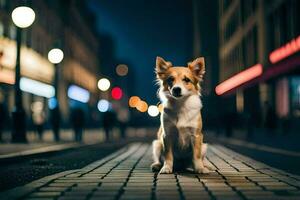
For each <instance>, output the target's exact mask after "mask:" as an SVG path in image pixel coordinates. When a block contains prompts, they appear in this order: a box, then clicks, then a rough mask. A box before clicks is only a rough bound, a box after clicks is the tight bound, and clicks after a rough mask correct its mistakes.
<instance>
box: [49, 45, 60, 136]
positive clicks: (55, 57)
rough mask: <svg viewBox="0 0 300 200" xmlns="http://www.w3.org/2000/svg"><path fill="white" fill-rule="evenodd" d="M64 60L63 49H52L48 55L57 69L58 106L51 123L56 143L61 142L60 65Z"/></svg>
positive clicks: (56, 91) (52, 114)
mask: <svg viewBox="0 0 300 200" xmlns="http://www.w3.org/2000/svg"><path fill="white" fill-rule="evenodd" d="M63 59H64V52H63V51H62V50H61V49H58V48H54V49H51V50H50V51H49V53H48V60H49V62H51V63H52V64H54V67H55V76H54V83H53V85H54V88H55V97H54V98H55V100H56V106H55V107H54V108H53V109H52V110H51V122H52V129H53V133H54V138H55V140H56V141H59V128H60V110H59V101H58V64H59V63H61V61H62V60H63Z"/></svg>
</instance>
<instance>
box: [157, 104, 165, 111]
mask: <svg viewBox="0 0 300 200" xmlns="http://www.w3.org/2000/svg"><path fill="white" fill-rule="evenodd" d="M157 107H158V110H159V112H162V111H163V109H164V107H163V105H162V104H159V105H158V106H157Z"/></svg>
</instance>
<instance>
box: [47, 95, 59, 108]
mask: <svg viewBox="0 0 300 200" xmlns="http://www.w3.org/2000/svg"><path fill="white" fill-rule="evenodd" d="M57 106H58V102H57V99H56V98H55V97H52V98H50V99H49V100H48V107H49V109H50V110H53V109H54V108H56V107H57Z"/></svg>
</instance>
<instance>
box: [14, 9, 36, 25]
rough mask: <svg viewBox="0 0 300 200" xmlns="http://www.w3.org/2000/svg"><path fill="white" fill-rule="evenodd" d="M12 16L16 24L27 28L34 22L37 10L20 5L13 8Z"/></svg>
mask: <svg viewBox="0 0 300 200" xmlns="http://www.w3.org/2000/svg"><path fill="white" fill-rule="evenodd" d="M11 18H12V20H13V22H14V24H15V25H16V26H18V27H20V28H27V27H29V26H30V25H31V24H32V23H33V22H34V20H35V12H34V11H33V10H32V9H31V8H29V7H26V6H20V7H17V8H15V9H14V10H13V12H12V13H11Z"/></svg>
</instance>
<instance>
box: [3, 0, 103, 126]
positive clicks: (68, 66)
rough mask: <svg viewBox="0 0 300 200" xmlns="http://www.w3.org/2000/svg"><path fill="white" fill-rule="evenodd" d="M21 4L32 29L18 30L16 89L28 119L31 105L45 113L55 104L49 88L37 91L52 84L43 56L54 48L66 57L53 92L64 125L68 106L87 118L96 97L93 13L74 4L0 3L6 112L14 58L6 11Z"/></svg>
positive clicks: (9, 0) (11, 0) (50, 68)
mask: <svg viewBox="0 0 300 200" xmlns="http://www.w3.org/2000/svg"><path fill="white" fill-rule="evenodd" d="M24 2H25V3H26V4H25V5H27V6H30V7H31V8H32V9H33V10H34V11H35V13H36V19H35V22H34V23H33V25H32V26H31V27H29V28H27V29H26V30H24V31H23V41H22V50H21V76H22V78H23V80H25V81H23V83H21V88H23V91H24V92H23V101H24V102H23V104H24V108H25V110H26V113H27V115H28V116H30V113H31V107H32V104H33V103H34V102H36V101H40V102H42V103H43V105H44V108H45V111H46V112H48V111H49V109H52V108H53V107H55V106H56V103H55V101H51V98H50V97H51V94H49V91H48V89H42V88H49V87H50V88H52V85H53V79H54V73H55V68H54V65H53V64H51V63H50V62H49V61H48V59H47V54H48V52H49V50H51V49H52V48H54V47H58V48H61V49H62V50H63V51H64V56H65V57H64V60H63V62H62V63H61V64H59V65H58V70H59V84H58V85H59V90H58V94H59V103H60V109H61V111H62V116H63V119H64V121H65V122H67V121H68V118H69V114H70V109H72V107H81V108H82V109H83V110H85V112H88V113H89V114H90V112H94V110H96V106H95V105H96V101H97V100H98V98H99V93H98V91H97V79H98V76H99V70H100V69H99V58H98V44H99V42H98V39H97V36H96V32H95V30H94V29H93V27H94V26H93V23H94V18H93V15H91V14H90V13H89V12H88V11H87V8H86V6H85V4H84V2H83V1H74V0H66V1H60V0H51V1H34V0H28V1H20V0H0V94H1V98H2V99H3V100H4V102H5V103H6V104H7V107H8V110H9V111H11V110H12V109H13V105H14V98H13V97H14V90H13V84H14V68H15V59H16V42H15V38H16V27H15V26H14V24H13V22H12V20H11V12H12V10H13V9H14V8H15V7H17V6H19V5H24ZM28 80H29V81H28ZM21 82H22V80H21ZM22 84H23V87H22ZM43 86H45V87H43ZM72 86H74V87H72ZM24 88H26V89H24ZM70 88H71V89H73V92H72V91H70ZM74 90H75V92H74ZM71 93H73V95H72V94H71ZM74 93H75V97H74ZM82 95H83V96H84V97H83V96H82ZM82 99H84V100H83V101H82ZM87 116H93V115H87Z"/></svg>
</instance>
